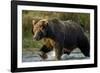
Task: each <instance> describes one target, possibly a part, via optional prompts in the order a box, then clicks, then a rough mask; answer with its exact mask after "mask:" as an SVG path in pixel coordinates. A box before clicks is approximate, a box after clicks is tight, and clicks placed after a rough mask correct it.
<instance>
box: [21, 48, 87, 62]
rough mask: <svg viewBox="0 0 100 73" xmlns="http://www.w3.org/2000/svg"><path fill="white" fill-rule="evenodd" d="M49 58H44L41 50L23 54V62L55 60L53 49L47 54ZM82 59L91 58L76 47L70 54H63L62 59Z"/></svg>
mask: <svg viewBox="0 0 100 73" xmlns="http://www.w3.org/2000/svg"><path fill="white" fill-rule="evenodd" d="M47 56H48V58H47V59H45V60H44V59H42V58H41V57H40V56H39V52H38V51H36V52H32V51H25V52H23V54H22V62H39V61H54V60H55V52H54V51H51V52H49V53H48V54H47ZM81 59H89V57H85V56H84V55H83V54H82V53H81V51H80V50H79V49H78V48H76V49H75V50H73V51H72V52H71V54H70V55H67V54H63V55H62V57H61V60H81Z"/></svg>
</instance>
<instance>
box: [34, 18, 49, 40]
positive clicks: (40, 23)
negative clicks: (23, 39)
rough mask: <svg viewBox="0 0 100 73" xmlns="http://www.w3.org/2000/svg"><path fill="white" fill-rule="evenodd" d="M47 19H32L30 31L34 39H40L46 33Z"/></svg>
mask: <svg viewBox="0 0 100 73" xmlns="http://www.w3.org/2000/svg"><path fill="white" fill-rule="evenodd" d="M47 25H48V21H47V20H46V19H40V20H32V33H33V39H34V40H37V41H38V40H41V39H42V38H44V37H45V36H46V35H47Z"/></svg>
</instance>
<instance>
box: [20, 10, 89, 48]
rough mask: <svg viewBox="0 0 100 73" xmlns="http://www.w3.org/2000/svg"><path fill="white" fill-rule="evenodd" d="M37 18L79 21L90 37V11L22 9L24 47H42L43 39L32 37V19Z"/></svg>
mask: <svg viewBox="0 0 100 73" xmlns="http://www.w3.org/2000/svg"><path fill="white" fill-rule="evenodd" d="M33 17H34V18H35V17H36V18H48V19H52V18H58V19H60V20H64V21H65V20H73V21H75V22H77V23H79V24H80V25H81V26H82V27H83V29H84V31H85V32H86V33H87V36H88V37H89V32H90V14H88V13H67V12H47V11H29V10H23V11H22V47H23V48H40V47H41V45H42V43H41V41H33V39H32V19H33Z"/></svg>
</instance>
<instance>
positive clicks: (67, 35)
mask: <svg viewBox="0 0 100 73" xmlns="http://www.w3.org/2000/svg"><path fill="white" fill-rule="evenodd" d="M32 23H33V29H32V31H33V32H34V35H33V39H35V40H37V41H39V40H41V39H44V38H45V39H50V40H51V43H50V44H52V46H53V48H54V50H55V54H56V60H60V59H61V56H62V54H63V49H66V50H68V52H67V53H68V54H70V53H71V51H72V50H73V49H75V48H79V49H80V50H81V52H82V53H83V54H84V55H85V56H88V57H89V56H90V45H89V41H88V39H87V37H86V36H85V34H84V31H83V29H82V27H81V26H80V25H79V24H77V23H76V22H74V21H71V20H67V21H61V20H59V19H50V20H47V19H41V20H38V21H35V20H33V21H32ZM44 46H46V45H44ZM46 47H47V46H46Z"/></svg>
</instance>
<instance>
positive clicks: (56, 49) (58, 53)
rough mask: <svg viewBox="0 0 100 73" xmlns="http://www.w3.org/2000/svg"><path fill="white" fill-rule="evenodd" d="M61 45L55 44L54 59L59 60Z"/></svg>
mask: <svg viewBox="0 0 100 73" xmlns="http://www.w3.org/2000/svg"><path fill="white" fill-rule="evenodd" d="M62 49H63V47H62V46H61V45H59V44H56V46H55V60H61V56H62Z"/></svg>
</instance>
